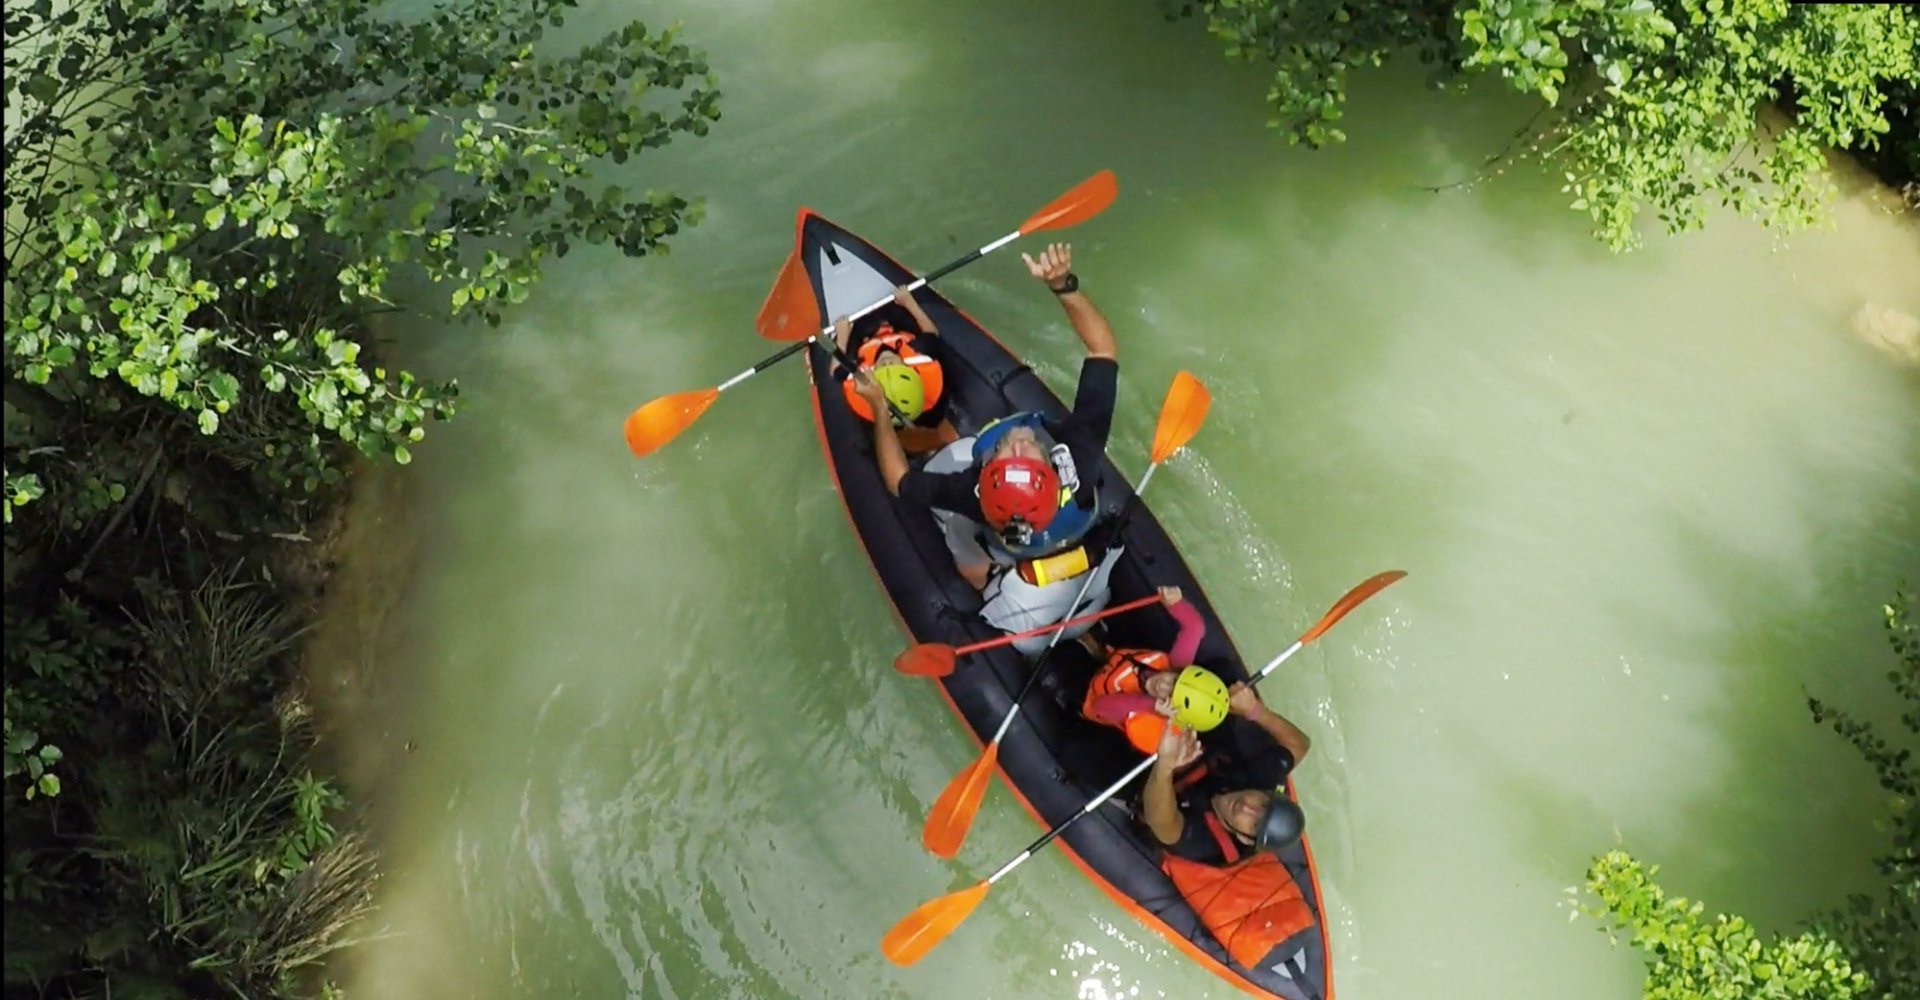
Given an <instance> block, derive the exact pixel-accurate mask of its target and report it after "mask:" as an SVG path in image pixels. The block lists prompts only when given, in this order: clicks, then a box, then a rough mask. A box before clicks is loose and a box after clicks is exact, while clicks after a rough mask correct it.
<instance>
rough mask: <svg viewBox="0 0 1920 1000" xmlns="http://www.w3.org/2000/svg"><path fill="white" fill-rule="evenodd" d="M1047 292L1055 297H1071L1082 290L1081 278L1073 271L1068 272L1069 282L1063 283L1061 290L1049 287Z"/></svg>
mask: <svg viewBox="0 0 1920 1000" xmlns="http://www.w3.org/2000/svg"><path fill="white" fill-rule="evenodd" d="M1047 290H1048V291H1051V292H1052V293H1053V294H1055V295H1071V294H1073V293H1074V292H1077V291H1079V290H1080V276H1079V275H1077V274H1075V273H1073V272H1072V271H1068V272H1067V280H1066V281H1064V282H1062V283H1061V285H1060V287H1059V288H1054V287H1053V286H1051V285H1049V286H1047Z"/></svg>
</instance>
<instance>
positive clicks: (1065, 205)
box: [1020, 170, 1120, 236]
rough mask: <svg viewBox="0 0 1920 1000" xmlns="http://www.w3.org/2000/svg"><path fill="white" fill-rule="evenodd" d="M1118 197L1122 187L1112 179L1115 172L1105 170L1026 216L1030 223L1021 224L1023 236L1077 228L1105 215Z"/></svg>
mask: <svg viewBox="0 0 1920 1000" xmlns="http://www.w3.org/2000/svg"><path fill="white" fill-rule="evenodd" d="M1119 193H1120V184H1119V182H1118V181H1115V180H1114V179H1113V171H1111V170H1102V171H1100V172H1099V173H1097V174H1094V175H1093V176H1092V177H1089V178H1087V179H1086V180H1084V181H1081V182H1080V183H1078V184H1075V185H1074V186H1073V189H1072V190H1070V191H1068V192H1067V193H1066V194H1063V195H1061V196H1060V197H1058V198H1055V199H1053V200H1052V201H1050V202H1048V203H1047V204H1046V206H1045V207H1043V208H1041V209H1040V210H1039V211H1038V212H1035V213H1033V214H1032V215H1029V216H1027V221H1025V222H1022V223H1021V224H1020V235H1022V236H1025V235H1027V234H1028V233H1037V232H1039V231H1040V230H1042V229H1065V228H1067V227H1068V226H1077V225H1079V224H1080V223H1082V222H1085V221H1087V220H1088V219H1091V218H1093V217H1094V216H1096V215H1099V214H1100V213H1101V212H1103V211H1105V210H1106V207H1107V206H1108V205H1111V204H1113V199H1114V196H1115V195H1118V194H1119Z"/></svg>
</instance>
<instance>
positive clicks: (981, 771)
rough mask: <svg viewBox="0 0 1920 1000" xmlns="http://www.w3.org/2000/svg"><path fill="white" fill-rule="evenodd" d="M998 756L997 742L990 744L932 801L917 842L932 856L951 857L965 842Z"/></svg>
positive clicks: (949, 858)
mask: <svg viewBox="0 0 1920 1000" xmlns="http://www.w3.org/2000/svg"><path fill="white" fill-rule="evenodd" d="M998 759H1000V744H999V743H997V742H995V743H989V744H987V749H986V751H985V752H984V753H982V754H981V755H980V759H979V760H976V761H974V762H973V763H972V764H971V765H969V766H968V767H967V769H966V770H964V771H961V772H960V773H959V774H956V775H954V776H953V780H952V781H949V782H947V787H946V788H943V789H941V790H940V797H939V798H937V799H934V800H933V811H932V812H929V813H927V822H926V825H925V826H923V827H921V829H920V843H921V845H922V846H924V847H926V849H927V850H929V851H932V852H933V853H934V856H936V857H941V858H946V859H948V860H952V858H953V856H954V855H956V854H959V853H960V845H961V844H963V843H965V842H966V839H967V830H968V829H969V828H971V827H972V826H973V817H974V815H975V814H977V813H978V812H979V811H980V800H981V799H982V798H985V797H986V794H987V779H988V778H991V777H993V762H994V761H996V760H998Z"/></svg>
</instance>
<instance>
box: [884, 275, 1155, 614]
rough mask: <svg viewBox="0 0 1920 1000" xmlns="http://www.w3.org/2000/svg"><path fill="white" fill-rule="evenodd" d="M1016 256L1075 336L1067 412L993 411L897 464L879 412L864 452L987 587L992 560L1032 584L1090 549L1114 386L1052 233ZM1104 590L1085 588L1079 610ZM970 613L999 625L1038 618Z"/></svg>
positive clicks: (1101, 343)
mask: <svg viewBox="0 0 1920 1000" xmlns="http://www.w3.org/2000/svg"><path fill="white" fill-rule="evenodd" d="M1021 259H1022V260H1023V261H1024V262H1025V263H1026V265H1027V273H1029V274H1030V275H1032V276H1033V278H1034V279H1035V280H1036V281H1039V282H1041V283H1043V284H1045V285H1046V286H1047V289H1048V290H1049V291H1051V292H1053V294H1054V295H1055V296H1057V297H1058V299H1059V302H1060V306H1061V308H1062V309H1064V310H1065V311H1066V314H1067V321H1068V322H1069V323H1070V324H1071V325H1072V327H1073V331H1074V333H1075V334H1077V335H1078V336H1079V338H1080V342H1081V344H1082V345H1084V346H1085V348H1086V357H1085V359H1084V360H1083V361H1082V362H1081V364H1080V381H1079V385H1078V387H1077V388H1076V389H1075V392H1074V401H1073V412H1072V413H1070V414H1068V415H1067V416H1066V417H1064V418H1061V419H1058V420H1055V419H1050V418H1047V417H1044V416H1042V415H1041V414H1038V413H1016V414H1011V415H1009V416H1006V417H1003V418H1001V419H999V420H996V421H994V422H993V423H992V424H989V425H988V426H987V427H985V428H983V429H982V430H981V432H980V434H979V435H978V436H977V437H975V438H972V439H962V440H961V441H959V442H956V443H955V444H953V445H950V446H949V447H948V448H946V449H943V450H942V451H941V452H940V453H939V454H938V455H936V456H935V457H934V459H933V460H931V461H930V462H929V468H924V469H911V468H909V466H908V464H907V455H906V452H905V450H904V449H903V448H902V447H901V443H900V438H899V435H898V433H897V432H896V431H895V430H894V428H893V425H892V422H891V421H886V420H880V421H875V422H874V425H873V442H874V456H875V459H876V461H877V462H878V463H879V466H880V474H881V477H882V478H883V479H884V480H885V481H886V484H887V489H888V490H890V491H892V492H893V494H894V495H895V496H898V497H899V498H900V499H901V500H903V501H905V502H906V503H908V504H910V505H912V506H915V507H920V508H924V509H927V510H930V511H936V512H940V513H943V514H945V515H947V516H945V517H943V518H941V520H942V521H943V522H944V525H943V526H944V528H945V531H946V539H947V548H948V550H949V551H951V552H952V554H953V560H954V566H955V568H956V569H958V570H959V572H960V575H961V576H963V577H965V578H966V580H967V582H968V583H970V584H972V585H973V586H974V587H975V588H976V589H985V588H986V587H987V585H988V582H989V576H990V573H991V571H992V570H993V569H994V567H995V566H996V565H998V566H1000V567H1002V569H1003V570H1004V569H1013V570H1015V571H1017V573H1018V577H1019V579H1020V580H1022V581H1024V582H1025V583H1026V584H1028V585H1029V586H1031V587H1043V586H1045V585H1047V584H1049V583H1054V582H1060V581H1064V580H1069V579H1073V578H1075V577H1078V576H1079V575H1080V574H1083V573H1085V572H1087V571H1088V569H1089V567H1090V566H1091V565H1092V564H1093V563H1095V562H1097V561H1098V560H1097V559H1094V558H1093V556H1092V554H1090V553H1088V552H1087V550H1086V549H1085V547H1083V546H1082V544H1081V543H1082V541H1083V540H1084V539H1085V538H1086V537H1087V533H1088V532H1089V530H1091V529H1092V528H1093V527H1094V525H1095V523H1096V522H1097V521H1098V520H1099V510H1100V507H1099V485H1100V484H1099V479H1100V467H1101V457H1102V455H1103V453H1104V452H1105V450H1106V446H1107V434H1108V431H1109V430H1110V428H1111V427H1112V424H1113V406H1114V398H1115V395H1116V393H1117V391H1118V387H1119V371H1120V368H1119V363H1118V362H1117V361H1116V360H1115V359H1114V338H1113V329H1112V328H1111V327H1110V326H1108V325H1107V320H1106V318H1105V317H1104V316H1102V315H1101V314H1100V311H1099V310H1098V309H1096V308H1094V305H1093V303H1092V301H1090V300H1089V299H1088V298H1087V296H1086V293H1085V292H1083V291H1081V289H1080V279H1079V277H1078V276H1077V275H1075V274H1074V273H1073V254H1072V248H1071V247H1070V246H1068V245H1067V244H1062V243H1055V244H1052V245H1050V246H1048V247H1047V248H1046V249H1045V250H1043V251H1041V253H1040V255H1039V257H1038V258H1035V257H1031V256H1028V255H1026V254H1022V255H1021ZM854 388H855V390H856V391H857V392H858V393H860V394H861V395H862V396H863V397H865V398H866V400H867V402H868V404H869V405H870V406H879V405H883V400H884V391H883V389H882V388H881V386H880V385H879V384H877V383H876V382H874V381H872V380H870V379H855V380H854ZM956 449H959V450H958V451H956ZM1002 575H1003V576H1005V575H1007V574H1005V573H1003V574H1002ZM1078 582H1079V581H1076V587H1077V584H1078ZM1070 596H1071V595H1070ZM1104 596H1105V595H1104V594H1103V593H1102V594H1097V595H1090V596H1089V599H1088V600H1087V601H1086V602H1085V603H1083V604H1081V606H1080V610H1085V609H1086V608H1088V607H1091V606H1094V603H1095V601H1094V597H1101V598H1104ZM991 603H992V595H989V605H991ZM1019 610H1028V609H1019ZM1061 610H1062V611H1065V610H1066V609H1065V608H1062V609H1061ZM982 614H983V617H988V620H989V621H994V623H995V624H997V625H999V626H1000V627H1002V628H1007V629H1009V630H1013V629H1015V628H1019V627H1030V626H1031V625H1034V624H1045V623H1046V622H1045V621H1041V622H1032V621H1028V622H1025V623H1022V622H1020V621H1019V620H1018V616H1017V615H1012V614H1010V615H1005V616H1002V618H1001V620H999V621H995V619H994V617H993V616H992V615H989V614H988V612H986V611H984V610H983V612H982ZM1049 620H1057V618H1054V619H1049Z"/></svg>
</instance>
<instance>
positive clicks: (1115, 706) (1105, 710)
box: [1092, 694, 1153, 726]
mask: <svg viewBox="0 0 1920 1000" xmlns="http://www.w3.org/2000/svg"><path fill="white" fill-rule="evenodd" d="M1151 711H1153V699H1152V698H1149V697H1147V696H1146V695H1144V694H1108V695H1101V696H1100V697H1098V698H1095V699H1094V700H1093V713H1092V718H1093V721H1095V722H1104V723H1106V724H1107V725H1109V726H1119V725H1124V724H1125V723H1126V721H1127V716H1129V715H1132V714H1133V713H1135V712H1151Z"/></svg>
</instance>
